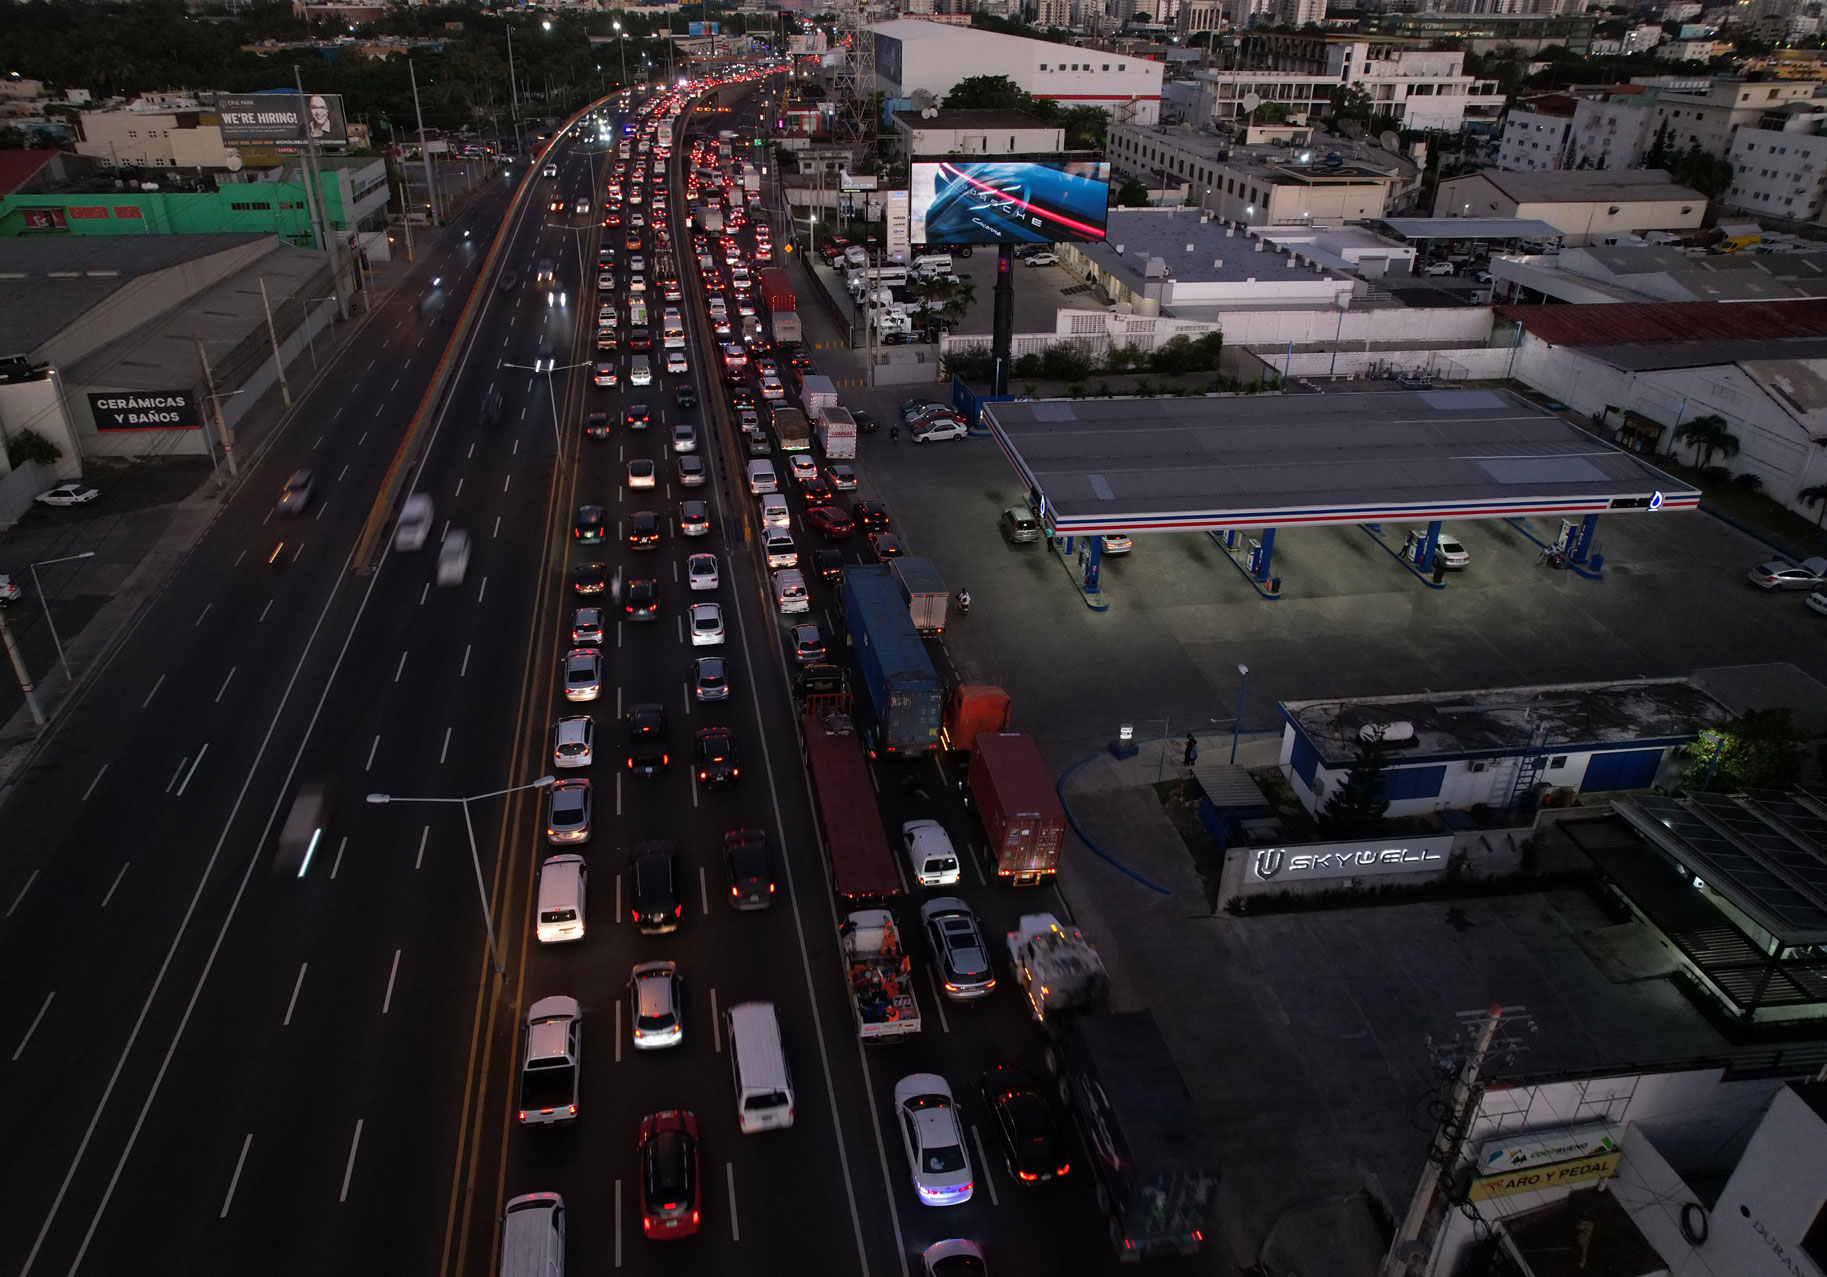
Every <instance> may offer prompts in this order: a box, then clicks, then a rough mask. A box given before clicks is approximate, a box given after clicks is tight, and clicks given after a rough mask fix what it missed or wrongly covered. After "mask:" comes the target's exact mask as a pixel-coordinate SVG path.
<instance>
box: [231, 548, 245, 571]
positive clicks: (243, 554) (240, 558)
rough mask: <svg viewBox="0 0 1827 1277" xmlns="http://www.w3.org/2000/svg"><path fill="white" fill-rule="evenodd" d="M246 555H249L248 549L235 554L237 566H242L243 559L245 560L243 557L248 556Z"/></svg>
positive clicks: (235, 564)
mask: <svg viewBox="0 0 1827 1277" xmlns="http://www.w3.org/2000/svg"><path fill="white" fill-rule="evenodd" d="M246 557H247V551H246V550H243V551H241V553H240V554H237V555H236V556H235V562H234V566H235V567H240V566H241V560H243V559H245V558H246Z"/></svg>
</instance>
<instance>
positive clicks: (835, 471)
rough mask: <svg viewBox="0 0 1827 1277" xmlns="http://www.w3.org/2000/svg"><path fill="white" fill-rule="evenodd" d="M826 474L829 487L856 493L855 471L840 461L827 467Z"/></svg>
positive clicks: (852, 414) (853, 414)
mask: <svg viewBox="0 0 1827 1277" xmlns="http://www.w3.org/2000/svg"><path fill="white" fill-rule="evenodd" d="M850 415H851V416H853V417H854V416H855V415H856V414H855V413H851V414H850ZM826 473H827V474H828V475H829V476H830V478H831V486H832V487H833V488H836V489H837V490H838V491H839V492H854V491H856V471H855V470H853V469H851V468H850V467H849V466H847V465H845V464H844V463H843V462H841V461H840V462H838V463H837V464H836V465H832V466H827V467H826Z"/></svg>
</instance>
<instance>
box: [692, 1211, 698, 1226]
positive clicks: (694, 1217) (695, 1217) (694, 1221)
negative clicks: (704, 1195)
mask: <svg viewBox="0 0 1827 1277" xmlns="http://www.w3.org/2000/svg"><path fill="white" fill-rule="evenodd" d="M691 1222H692V1226H693V1227H694V1228H695V1227H697V1224H698V1212H697V1211H693V1212H692V1213H691Z"/></svg>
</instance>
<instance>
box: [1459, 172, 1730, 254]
mask: <svg viewBox="0 0 1827 1277" xmlns="http://www.w3.org/2000/svg"><path fill="white" fill-rule="evenodd" d="M1706 208H1707V201H1706V197H1705V196H1704V195H1701V194H1700V193H1699V192H1697V191H1693V190H1690V189H1688V188H1687V187H1685V186H1680V185H1678V184H1676V182H1675V180H1674V179H1673V178H1672V177H1670V176H1669V175H1668V174H1667V173H1664V172H1662V171H1661V170H1660V169H1632V170H1625V171H1606V172H1597V171H1593V170H1581V171H1574V172H1566V171H1562V172H1552V173H1549V172H1540V173H1506V172H1504V171H1502V170H1501V169H1485V170H1484V171H1482V172H1479V173H1468V174H1465V175H1464V176H1461V177H1452V178H1447V179H1446V180H1444V181H1442V182H1441V183H1440V184H1439V186H1438V187H1436V188H1435V195H1434V216H1435V217H1532V218H1536V219H1538V220H1540V221H1544V222H1547V223H1548V224H1549V225H1550V226H1553V227H1555V228H1556V229H1558V230H1559V231H1560V232H1561V235H1562V236H1563V237H1564V240H1565V242H1566V243H1568V244H1570V245H1576V246H1577V245H1580V244H1590V243H1594V242H1597V241H1598V240H1600V239H1602V238H1603V237H1604V236H1606V235H1615V234H1617V233H1619V232H1628V233H1631V234H1641V233H1643V232H1644V231H1683V230H1692V229H1694V228H1695V227H1698V226H1699V225H1700V223H1701V221H1702V219H1704V218H1705V216H1706Z"/></svg>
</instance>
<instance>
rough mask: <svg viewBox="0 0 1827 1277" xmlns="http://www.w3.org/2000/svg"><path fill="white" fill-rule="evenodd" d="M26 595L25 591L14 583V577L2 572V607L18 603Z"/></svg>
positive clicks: (0, 596) (0, 600) (0, 578)
mask: <svg viewBox="0 0 1827 1277" xmlns="http://www.w3.org/2000/svg"><path fill="white" fill-rule="evenodd" d="M24 597H25V591H24V590H21V589H20V588H19V587H18V586H17V585H15V584H14V583H13V578H12V577H10V576H8V575H6V573H4V572H0V607H5V606H6V605H7V604H8V603H17V602H18V601H19V600H20V599H22V598H24Z"/></svg>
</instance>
